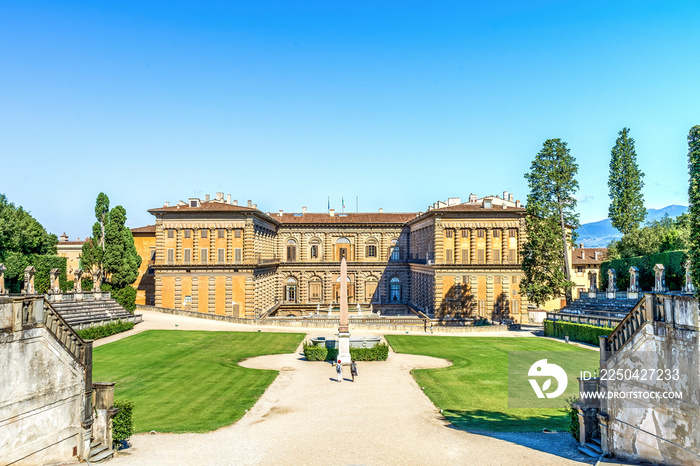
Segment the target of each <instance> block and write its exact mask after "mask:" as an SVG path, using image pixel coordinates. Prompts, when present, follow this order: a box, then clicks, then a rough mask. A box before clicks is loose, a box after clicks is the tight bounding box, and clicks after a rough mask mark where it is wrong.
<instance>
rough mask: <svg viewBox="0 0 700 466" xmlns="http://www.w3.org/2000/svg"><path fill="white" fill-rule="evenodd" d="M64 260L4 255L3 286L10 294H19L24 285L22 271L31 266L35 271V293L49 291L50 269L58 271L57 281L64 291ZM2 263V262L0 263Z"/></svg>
mask: <svg viewBox="0 0 700 466" xmlns="http://www.w3.org/2000/svg"><path fill="white" fill-rule="evenodd" d="M66 260H67V259H66V258H65V257H59V256H48V255H46V256H43V255H39V254H26V255H25V254H20V253H18V252H8V253H7V254H6V255H5V259H4V261H5V262H4V263H5V266H6V267H7V271H6V272H5V286H6V287H7V289H8V290H10V293H19V292H20V290H21V289H22V285H23V283H24V269H25V268H27V266H29V265H32V266H34V268H35V269H36V273H35V274H34V287H35V288H36V291H37V293H46V292H47V291H48V290H49V285H50V283H49V272H50V271H51V269H58V270H59V271H60V273H59V277H58V281H59V286H60V288H61V290H64V291H65V290H66V286H67V281H66ZM0 262H2V261H0Z"/></svg>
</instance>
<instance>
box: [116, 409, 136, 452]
mask: <svg viewBox="0 0 700 466" xmlns="http://www.w3.org/2000/svg"><path fill="white" fill-rule="evenodd" d="M114 407H115V408H119V412H118V413H117V414H116V416H114V418H113V419H112V444H113V445H114V447H115V448H116V449H119V445H120V444H121V443H122V441H124V440H126V439H128V438H130V437H131V435H132V434H133V433H134V422H133V417H132V414H133V411H134V402H133V401H130V400H121V401H115V402H114Z"/></svg>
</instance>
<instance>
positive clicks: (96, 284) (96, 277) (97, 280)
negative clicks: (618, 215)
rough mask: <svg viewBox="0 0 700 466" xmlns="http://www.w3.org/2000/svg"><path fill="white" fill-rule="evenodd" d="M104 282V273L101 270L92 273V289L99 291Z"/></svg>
mask: <svg viewBox="0 0 700 466" xmlns="http://www.w3.org/2000/svg"><path fill="white" fill-rule="evenodd" d="M101 284H102V274H101V273H100V271H99V270H96V271H94V272H93V273H92V291H93V292H95V293H97V292H99V291H100V285H101Z"/></svg>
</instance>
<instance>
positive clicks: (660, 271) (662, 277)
mask: <svg viewBox="0 0 700 466" xmlns="http://www.w3.org/2000/svg"><path fill="white" fill-rule="evenodd" d="M654 291H655V292H657V293H661V292H664V291H668V288H667V287H666V268H665V267H664V265H663V264H656V265H655V266H654Z"/></svg>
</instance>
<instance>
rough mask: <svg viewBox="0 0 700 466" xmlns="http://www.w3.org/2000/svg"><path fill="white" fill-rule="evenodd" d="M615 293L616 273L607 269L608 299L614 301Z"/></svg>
mask: <svg viewBox="0 0 700 466" xmlns="http://www.w3.org/2000/svg"><path fill="white" fill-rule="evenodd" d="M616 291H617V272H615V269H608V299H614V298H615V292H616Z"/></svg>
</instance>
